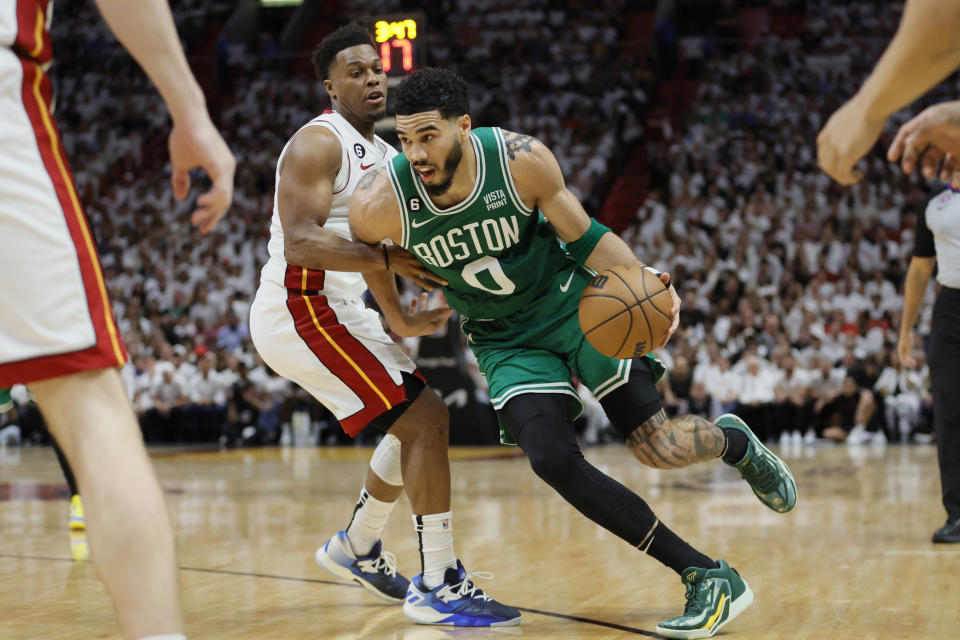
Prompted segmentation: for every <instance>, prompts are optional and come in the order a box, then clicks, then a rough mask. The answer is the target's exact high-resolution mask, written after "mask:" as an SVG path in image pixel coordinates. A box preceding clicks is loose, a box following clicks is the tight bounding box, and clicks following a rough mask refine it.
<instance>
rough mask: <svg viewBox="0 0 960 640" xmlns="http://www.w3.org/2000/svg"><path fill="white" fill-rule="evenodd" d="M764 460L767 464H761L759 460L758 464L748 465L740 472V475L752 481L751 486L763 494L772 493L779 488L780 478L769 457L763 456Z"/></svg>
mask: <svg viewBox="0 0 960 640" xmlns="http://www.w3.org/2000/svg"><path fill="white" fill-rule="evenodd" d="M762 458H763V461H764V463H765V464H759V460H757V462H754V463H753V464H750V465H747V466H746V467H745V468H744V469H743V470H742V471H741V472H740V475H742V476H743V477H744V478H746V479H747V480H750V484H752V485H754V486H755V487H756V488H757V489H759V490H760V491H761V492H762V493H770V492H772V491H774V490H775V489H776V488H777V483H778V482H779V481H780V476H779V474H778V473H777V470H776V468H775V467H774V465H773V464H771V463H770V460H769V459H768V458H767V456H766V455H763V456H762Z"/></svg>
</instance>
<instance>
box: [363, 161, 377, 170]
mask: <svg viewBox="0 0 960 640" xmlns="http://www.w3.org/2000/svg"><path fill="white" fill-rule="evenodd" d="M376 164H377V163H376V162H372V163H370V164H363V163H362V162H361V163H360V171H366V170H367V169H369V168H370V167H373V166H376Z"/></svg>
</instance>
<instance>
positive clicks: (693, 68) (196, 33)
mask: <svg viewBox="0 0 960 640" xmlns="http://www.w3.org/2000/svg"><path fill="white" fill-rule="evenodd" d="M361 4H362V3H361ZM401 4H402V3H401V2H392V3H391V2H387V3H378V4H377V6H376V7H363V6H358V7H356V11H357V13H358V14H363V13H368V11H366V10H365V9H371V10H373V9H375V10H376V11H378V12H381V13H383V12H388V11H389V10H391V9H392V8H399V7H400V5H401ZM680 4H681V5H682V4H683V3H680ZM731 4H732V3H726V5H731ZM392 5H396V7H393V6H392ZM629 5H630V3H629V2H627V1H626V0H602V1H601V2H599V3H592V4H591V5H590V6H589V7H587V6H586V5H585V4H581V3H578V2H566V3H556V2H548V1H547V0H514V1H511V2H505V1H503V2H500V1H495V0H447V1H445V2H440V3H436V4H435V5H433V6H431V8H429V9H426V10H425V12H426V14H427V18H428V25H429V28H428V29H427V30H426V31H425V36H424V37H425V39H426V41H427V51H428V55H427V60H426V62H427V63H428V64H430V65H435V66H445V67H451V68H454V69H456V70H458V71H460V72H461V73H462V74H463V75H464V77H465V78H466V79H467V81H468V82H469V84H470V89H471V100H472V116H473V120H474V125H475V126H484V125H499V126H503V127H504V128H508V129H512V130H516V131H521V132H524V133H529V134H532V135H535V136H536V137H538V138H539V139H540V140H542V141H543V142H544V143H546V144H547V145H548V146H549V147H550V148H551V149H552V150H553V151H554V153H555V154H556V155H557V158H558V161H559V162H560V166H561V168H562V169H563V170H564V174H565V175H566V176H567V179H568V182H569V186H570V188H571V190H572V191H573V192H574V193H575V194H576V195H577V196H578V197H579V198H580V199H581V200H582V201H583V202H584V205H585V208H586V209H587V211H588V212H591V213H596V212H597V211H598V210H599V209H600V207H601V205H602V203H603V199H604V197H605V196H606V194H607V193H608V192H609V188H610V185H611V184H612V182H613V181H614V180H615V179H616V177H617V172H618V171H619V169H620V168H621V167H622V164H623V162H624V158H625V157H627V156H628V155H629V153H630V151H631V150H632V147H633V146H634V145H637V144H646V145H648V152H649V153H648V155H649V157H650V158H651V165H650V184H649V186H650V192H649V198H648V200H647V202H646V203H645V204H644V205H643V206H642V207H641V208H640V210H639V211H638V212H637V216H636V222H635V224H633V225H632V226H631V227H630V228H629V229H628V230H627V231H626V232H625V233H624V234H623V237H624V238H625V240H627V242H628V243H630V244H632V246H633V247H634V249H635V251H636V253H637V255H638V256H639V257H640V259H641V260H643V261H644V262H647V263H651V264H654V265H656V266H657V267H658V268H661V269H663V270H667V271H670V272H671V273H672V274H673V276H674V281H675V282H676V283H677V285H678V289H679V291H680V293H681V295H682V296H683V299H684V306H683V311H682V315H681V327H682V330H681V331H680V333H678V335H677V336H676V337H675V338H674V339H673V340H672V342H671V343H670V345H669V346H668V348H667V349H665V350H662V351H661V352H659V353H658V355H660V356H661V358H663V359H664V360H665V361H666V363H667V364H668V367H669V369H670V373H669V375H668V376H667V377H666V378H665V380H664V382H663V384H662V392H663V395H664V398H665V404H666V405H667V407H668V409H669V410H670V411H672V412H694V413H701V414H704V415H710V416H714V415H716V414H718V413H721V412H723V411H730V410H733V411H737V412H740V413H742V414H743V415H744V416H745V417H746V418H748V421H749V422H750V423H751V425H754V428H755V430H757V431H758V432H759V433H761V434H763V435H764V436H765V437H766V438H767V439H777V438H781V437H784V438H788V439H793V440H801V439H803V438H806V440H807V441H810V440H812V439H816V438H823V437H826V438H831V439H834V440H843V439H847V438H848V437H851V439H852V440H853V441H863V440H865V439H873V440H875V441H879V440H880V438H881V437H894V438H902V439H909V438H914V439H916V438H918V437H919V438H920V439H923V438H924V436H923V434H924V433H925V432H928V431H929V428H928V427H927V425H928V423H929V410H930V409H929V407H930V401H929V394H928V389H929V383H928V380H927V377H928V373H927V369H926V367H925V366H922V367H920V368H919V369H916V370H910V371H908V370H905V369H904V368H902V367H901V366H900V365H899V363H898V362H897V361H896V355H895V351H896V349H895V344H896V339H897V335H898V324H899V313H900V309H901V306H902V289H903V277H904V274H905V265H906V261H907V260H908V259H909V255H910V252H911V249H912V233H913V225H914V224H915V221H916V216H917V211H918V207H919V206H920V205H921V202H922V197H923V192H922V190H920V189H919V188H918V186H917V185H918V183H917V182H916V181H915V180H907V179H905V178H903V177H902V176H901V175H899V174H898V172H897V171H895V170H893V168H891V167H890V166H889V165H887V163H886V162H885V161H883V160H880V159H879V156H874V157H873V159H871V160H870V163H871V164H870V170H869V171H868V174H867V175H868V179H867V180H866V181H865V182H864V183H862V184H861V185H859V186H856V187H853V188H850V189H842V188H839V187H837V186H836V185H834V184H832V183H831V182H830V181H829V179H828V178H827V177H826V176H824V175H823V174H822V173H821V172H820V171H819V170H818V169H817V167H816V160H815V151H814V146H813V139H814V137H815V134H816V132H817V131H818V130H819V128H820V126H821V125H822V124H823V122H824V120H825V118H826V115H827V114H828V113H829V112H831V111H832V110H833V109H835V108H836V106H838V100H839V99H840V98H841V97H842V96H848V95H850V94H851V93H852V92H853V89H854V87H855V85H856V84H857V83H859V82H860V81H861V80H862V78H863V77H864V75H865V74H866V72H867V69H866V68H865V64H866V62H865V61H870V60H875V59H876V58H877V57H878V55H879V53H880V51H882V49H883V47H884V46H885V44H886V42H887V41H888V39H889V36H890V34H892V33H893V31H894V29H895V26H896V23H897V20H898V18H899V14H898V13H897V12H896V11H895V10H894V8H895V7H897V6H898V3H885V4H883V10H878V7H877V3H873V2H859V3H841V4H836V3H829V2H824V1H821V2H809V3H806V16H805V23H804V24H805V26H804V28H803V32H802V35H801V36H800V37H795V38H779V37H776V36H773V35H770V34H763V35H761V36H760V37H759V38H758V39H756V40H755V41H752V42H747V41H744V42H741V43H738V44H736V45H733V46H732V45H730V43H729V42H727V43H726V44H723V43H721V44H723V46H722V47H719V49H723V53H722V55H721V54H718V53H717V52H718V50H719V49H718V47H717V46H715V36H716V33H715V32H714V31H711V26H710V25H709V24H707V25H705V24H703V23H702V22H701V21H696V20H692V21H691V20H687V21H684V20H682V19H680V18H674V23H670V22H669V20H668V21H667V23H666V25H667V26H666V27H664V26H663V25H662V24H661V25H658V26H657V32H656V33H657V34H661V35H662V34H663V33H664V29H667V31H669V30H670V29H672V30H673V31H674V32H676V33H679V35H680V36H682V37H678V38H677V39H676V41H675V42H676V47H675V49H674V53H675V55H676V58H675V60H673V61H672V62H671V64H670V65H667V66H665V65H664V60H663V56H664V51H666V50H667V49H669V48H667V49H665V48H664V47H660V48H659V49H651V55H657V54H658V52H659V55H660V59H659V60H656V61H651V60H648V59H647V58H646V57H645V56H646V53H641V54H637V55H639V56H640V57H636V56H634V57H631V54H628V53H626V52H625V51H626V49H624V47H622V44H623V39H624V38H625V37H637V36H636V34H625V33H624V25H623V24H622V22H621V21H620V16H621V15H622V14H623V13H624V12H625V11H627V10H628V9H629V8H630V7H629ZM64 6H65V9H58V11H61V10H62V11H69V12H70V13H72V14H74V15H75V16H76V18H75V19H72V20H59V21H56V22H55V24H54V31H53V39H54V43H55V52H56V54H57V55H56V59H57V64H56V65H55V66H54V67H53V69H52V75H53V78H54V81H55V86H56V89H57V112H56V117H57V120H58V123H59V124H60V126H61V129H62V131H63V136H64V146H65V148H66V150H67V152H68V156H69V157H70V159H71V163H72V167H73V170H74V174H75V177H76V182H77V186H78V191H79V194H80V197H81V199H82V202H83V204H84V206H85V208H86V211H87V214H88V216H89V218H90V220H91V223H92V225H93V228H94V230H95V234H96V239H97V244H98V248H99V251H100V255H101V257H102V261H103V267H104V275H105V278H106V282H107V286H108V289H109V292H110V296H111V299H112V300H113V303H114V311H115V315H116V318H117V320H118V323H119V327H120V330H121V332H122V334H123V337H124V340H125V342H126V345H127V348H128V350H129V352H130V356H131V357H130V363H129V364H128V365H127V367H126V368H125V371H124V377H125V380H126V382H127V387H128V391H129V393H130V396H131V398H132V400H133V403H134V406H135V408H136V409H137V411H138V413H139V415H140V417H141V424H142V426H143V430H144V434H145V436H146V437H147V439H148V441H204V442H217V441H219V442H220V443H222V444H234V443H239V442H243V441H246V442H275V441H278V440H280V439H281V438H282V437H284V434H285V431H286V429H287V426H288V425H289V424H290V423H291V421H296V420H297V419H298V418H297V417H296V416H297V415H299V416H301V417H300V418H299V420H301V421H302V420H303V419H304V418H303V417H302V416H303V415H307V416H308V418H307V420H309V421H310V422H311V423H313V424H314V425H315V427H314V429H315V432H318V433H319V438H320V440H321V441H323V442H342V441H343V439H342V438H341V436H339V435H337V434H338V432H339V430H338V428H337V425H336V423H335V422H334V421H333V420H332V418H331V417H329V415H325V412H324V411H323V410H322V408H319V407H317V406H316V404H315V403H313V402H311V401H310V400H309V398H307V397H306V396H305V395H304V394H303V392H301V391H298V390H297V389H296V387H295V386H294V385H292V384H291V383H289V382H287V381H285V380H283V379H281V378H278V377H277V376H275V375H274V374H273V373H272V372H271V371H270V370H269V369H268V368H266V367H265V366H264V365H263V363H262V361H261V360H260V359H259V358H258V357H257V355H256V353H255V350H254V349H253V347H252V345H251V343H250V337H249V331H248V329H247V314H248V310H249V306H250V303H251V300H252V297H253V294H254V292H255V291H256V287H257V284H258V278H259V270H260V267H261V266H262V264H263V263H264V262H265V261H266V258H267V255H266V244H267V242H266V241H267V237H268V227H269V220H270V215H271V213H272V206H273V182H274V171H275V163H276V158H277V157H278V155H279V152H280V150H281V148H282V146H283V144H284V143H285V142H286V140H287V139H288V138H289V137H290V136H291V135H292V133H293V132H294V131H296V129H297V128H298V127H299V126H301V125H302V124H303V123H305V122H306V121H308V120H309V119H310V118H312V117H313V116H314V115H316V114H317V113H319V112H320V111H321V110H323V109H324V108H327V107H328V106H329V98H328V96H327V95H326V93H325V92H324V91H323V89H322V86H321V84H320V83H319V82H318V81H316V80H315V78H313V77H312V76H307V75H305V74H303V73H297V72H294V71H292V70H291V68H292V66H291V65H288V64H283V63H282V62H281V59H280V58H278V56H277V52H276V47H275V45H274V44H273V39H272V36H271V35H270V34H269V33H261V34H260V35H259V37H257V38H256V39H255V41H254V42H253V43H252V44H249V43H247V44H244V43H235V42H231V41H230V40H228V39H226V38H225V37H223V36H220V37H217V36H216V35H214V36H213V37H217V40H216V42H215V45H214V46H213V47H208V48H209V49H210V50H211V51H212V55H213V56H215V65H216V83H217V92H216V95H215V97H213V98H211V109H212V111H213V113H214V118H215V120H216V121H217V123H218V125H219V126H220V128H221V130H222V131H223V132H224V135H225V138H226V139H227V141H228V143H229V144H230V146H231V148H232V149H233V150H234V152H235V153H236V156H237V166H238V170H237V181H236V195H235V201H234V204H233V206H232V208H231V209H230V211H229V212H228V215H227V216H226V217H225V219H224V220H223V221H222V222H221V224H220V226H219V227H218V228H217V230H216V231H215V232H214V233H212V234H211V235H209V236H202V235H200V234H199V233H198V232H197V231H196V230H193V229H192V228H191V227H190V224H189V221H188V216H187V212H188V211H189V210H190V208H191V207H190V204H191V203H190V202H185V203H179V204H175V203H174V201H173V198H172V196H171V192H170V188H169V187H168V180H169V177H168V173H167V169H166V168H165V162H166V152H165V138H166V134H167V131H168V123H167V116H166V112H165V110H164V109H163V108H162V103H161V102H160V100H159V97H158V96H157V95H156V93H155V91H154V90H153V89H152V87H151V86H150V84H149V82H148V80H147V79H146V78H145V77H144V76H143V74H142V73H140V72H139V71H138V70H136V68H135V66H134V65H133V64H132V63H131V62H130V61H129V60H128V59H127V58H126V57H125V54H123V52H122V50H121V49H120V48H119V47H118V45H116V43H115V42H113V39H112V36H110V35H109V32H108V31H107V29H106V27H105V26H104V25H103V23H102V21H101V20H100V19H99V17H98V16H97V15H96V13H95V7H94V5H93V4H92V3H83V2H80V1H77V0H75V1H73V2H67V3H65V5H64ZM173 6H174V9H175V12H176V16H177V23H178V27H179V28H180V32H181V35H182V38H183V40H184V44H185V47H186V48H187V51H188V53H191V52H194V51H197V50H201V49H203V47H204V46H205V44H206V45H209V43H208V42H206V40H209V38H210V37H211V36H210V33H211V29H210V25H215V24H222V23H223V22H224V21H225V20H226V17H227V16H228V15H229V12H230V11H232V10H233V3H232V2H228V1H225V0H221V1H219V2H204V3H200V2H174V3H173ZM678 15H681V16H682V12H681V13H679V14H678ZM854 24H855V25H856V29H853V28H852V27H851V26H850V25H854ZM451 34H455V36H456V37H453V38H452V37H451ZM851 34H853V35H851ZM681 45H682V46H681ZM641 51H644V50H643V49H641ZM91 59H94V60H96V61H97V63H96V64H87V63H86V61H88V60H91ZM674 63H676V64H675V65H674ZM674 67H676V68H674ZM681 68H682V69H685V70H686V71H685V73H686V77H688V78H692V79H693V80H695V81H697V83H698V89H697V94H696V99H695V101H694V103H693V105H691V110H690V113H689V115H688V117H687V118H685V119H684V123H683V124H682V126H679V127H678V126H675V125H674V124H671V122H670V121H669V119H663V120H650V121H648V119H647V109H648V96H649V95H651V92H653V91H654V90H655V86H656V82H657V80H656V75H657V74H658V73H660V74H661V75H662V74H664V73H666V74H672V73H675V72H678V70H679V69H681ZM80 69H83V71H80ZM651 69H652V71H651ZM954 93H956V91H954ZM654 129H656V135H648V134H651V133H652V132H653V130H654ZM408 295H412V292H408ZM927 295H928V296H930V295H932V291H930V292H928V294H927ZM930 308H931V306H930V305H924V309H925V310H927V311H926V313H929V309H930ZM928 325H929V318H928V317H924V318H923V319H922V321H921V326H922V327H926V326H928ZM921 333H922V332H921ZM918 347H919V345H918ZM453 348H462V347H453ZM411 349H412V350H413V351H414V352H415V351H416V345H415V344H413V345H411ZM458 357H460V358H463V357H466V362H469V355H468V354H467V355H466V356H464V354H458ZM470 380H471V381H473V383H474V385H475V386H480V387H482V381H478V380H475V379H474V378H470ZM472 392H473V391H472V388H471V393H472ZM478 395H480V396H482V389H481V390H480V391H479V392H478ZM16 399H17V400H18V408H19V410H20V414H21V415H20V417H19V418H12V419H18V420H20V421H21V422H23V423H26V424H28V425H29V424H31V423H32V421H36V420H37V419H38V417H37V416H35V415H34V416H33V417H31V412H32V409H31V407H30V406H29V405H28V404H27V403H26V397H25V395H24V392H23V390H20V391H19V392H18V393H17V394H16ZM486 410H487V411H489V409H488V408H487V409H486ZM34 413H35V412H34ZM586 419H587V421H588V422H591V424H590V425H588V429H587V431H586V432H585V439H586V440H587V441H597V440H602V439H603V433H604V425H603V421H602V417H601V418H600V419H599V421H598V419H597V418H596V416H595V414H594V415H593V417H591V413H590V411H589V410H588V412H587V415H586ZM7 420H8V421H9V420H11V418H8V419H7ZM485 424H486V423H485ZM21 426H22V425H21ZM855 427H856V428H855ZM884 427H885V428H886V435H885V436H880V435H873V436H871V435H870V434H865V433H864V431H865V428H866V431H872V432H873V433H874V434H883V433H884V432H885V431H884ZM26 431H27V434H28V437H33V438H36V439H39V438H42V431H41V429H40V428H39V427H37V428H36V429H31V428H29V427H27V428H26ZM851 432H852V434H853V435H852V436H850V434H851ZM34 433H36V435H32V434H34ZM917 434H920V435H919V436H918V435H917ZM492 437H493V438H495V437H496V434H495V433H493V434H492Z"/></svg>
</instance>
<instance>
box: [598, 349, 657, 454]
mask: <svg viewBox="0 0 960 640" xmlns="http://www.w3.org/2000/svg"><path fill="white" fill-rule="evenodd" d="M600 404H601V405H602V406H603V410H604V412H606V414H607V419H608V420H610V424H612V425H613V427H614V428H615V429H616V430H617V433H619V434H620V436H621V437H622V438H623V439H624V440H626V439H627V438H628V437H629V436H630V434H631V433H633V432H634V431H636V429H637V427H639V426H640V425H641V424H643V423H644V422H646V421H647V420H649V419H650V416H652V415H653V414H655V413H656V412H657V411H660V409H661V407H663V402H662V401H661V400H660V393H659V392H658V391H657V385H656V383H655V382H654V381H653V370H652V369H651V368H650V365H649V364H647V360H646V358H637V359H636V360H634V361H633V364H632V365H631V367H630V379H629V380H627V382H626V383H625V384H623V385H621V386H619V387H617V388H616V389H614V390H613V391H611V392H610V393H608V394H607V395H605V396H604V397H603V399H602V400H600Z"/></svg>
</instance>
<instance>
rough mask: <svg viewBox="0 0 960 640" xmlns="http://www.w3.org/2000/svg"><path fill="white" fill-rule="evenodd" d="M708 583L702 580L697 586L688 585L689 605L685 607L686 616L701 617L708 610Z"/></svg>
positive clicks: (684, 613)
mask: <svg viewBox="0 0 960 640" xmlns="http://www.w3.org/2000/svg"><path fill="white" fill-rule="evenodd" d="M706 582H707V581H706V580H704V579H700V580H698V581H697V582H696V583H695V584H688V585H687V603H686V604H685V605H683V615H684V616H694V615H700V614H701V613H703V610H704V609H706V608H707V589H706V588H705V586H706Z"/></svg>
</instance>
